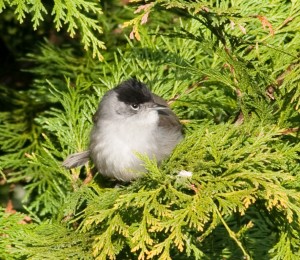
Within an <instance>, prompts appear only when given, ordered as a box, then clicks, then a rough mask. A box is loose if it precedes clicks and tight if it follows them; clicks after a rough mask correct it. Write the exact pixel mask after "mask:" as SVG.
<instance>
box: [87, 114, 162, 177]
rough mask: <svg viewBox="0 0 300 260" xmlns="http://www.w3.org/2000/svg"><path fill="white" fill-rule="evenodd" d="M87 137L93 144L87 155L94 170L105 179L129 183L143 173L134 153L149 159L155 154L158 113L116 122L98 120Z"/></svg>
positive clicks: (140, 162)
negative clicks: (89, 154) (91, 160)
mask: <svg viewBox="0 0 300 260" xmlns="http://www.w3.org/2000/svg"><path fill="white" fill-rule="evenodd" d="M98 124H100V125H99V126H98V127H97V130H96V131H94V132H93V134H92V136H91V139H93V140H91V141H92V142H95V143H96V145H95V146H94V147H93V148H92V151H91V154H92V159H93V161H94V163H95V164H96V166H97V168H98V170H99V171H100V172H101V173H102V174H103V175H106V176H108V177H112V178H116V179H119V180H123V181H130V180H132V179H135V178H137V177H138V175H139V174H140V172H141V171H143V170H144V167H143V165H142V161H141V160H140V159H138V158H137V156H136V153H140V154H146V155H148V156H149V157H153V156H155V155H156V153H157V151H158V150H159V148H158V143H157V140H156V138H155V131H156V130H157V124H158V114H157V112H156V111H153V112H148V113H141V114H139V115H138V116H137V117H136V118H135V119H134V120H132V118H131V117H128V118H122V119H120V120H119V121H115V120H114V121H112V120H102V121H100V122H98Z"/></svg>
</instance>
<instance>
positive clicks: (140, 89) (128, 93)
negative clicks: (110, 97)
mask: <svg viewBox="0 0 300 260" xmlns="http://www.w3.org/2000/svg"><path fill="white" fill-rule="evenodd" d="M114 91H115V92H117V94H118V96H117V97H118V100H119V101H121V102H124V103H126V104H142V103H145V102H149V101H152V100H153V99H152V94H151V92H150V90H149V89H148V88H147V86H146V85H145V84H144V83H142V82H140V81H138V80H136V79H129V80H126V81H124V82H122V83H121V84H120V85H118V86H117V87H115V89H114Z"/></svg>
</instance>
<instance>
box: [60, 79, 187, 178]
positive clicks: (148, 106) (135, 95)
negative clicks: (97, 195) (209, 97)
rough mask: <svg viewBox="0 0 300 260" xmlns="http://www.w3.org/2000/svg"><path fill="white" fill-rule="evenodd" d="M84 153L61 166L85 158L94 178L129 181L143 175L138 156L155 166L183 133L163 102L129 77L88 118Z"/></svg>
mask: <svg viewBox="0 0 300 260" xmlns="http://www.w3.org/2000/svg"><path fill="white" fill-rule="evenodd" d="M93 123H94V124H93V127H92V130H91V134H90V144H89V148H88V150H87V151H83V152H79V153H75V154H71V155H69V156H68V157H67V158H66V160H65V161H64V162H63V166H65V167H66V168H69V169H70V168H75V167H78V166H81V165H83V164H85V163H87V162H88V161H89V160H90V159H91V160H92V162H93V164H94V165H95V167H96V169H97V170H98V172H99V173H100V174H102V175H103V176H106V177H108V178H110V179H115V180H119V181H122V182H130V181H133V180H136V179H137V178H139V177H141V176H143V174H144V173H146V170H145V166H144V163H143V161H142V160H141V159H140V158H139V156H138V154H141V155H146V156H148V157H149V158H150V159H155V160H157V162H158V163H160V162H161V161H162V160H164V159H166V158H167V157H168V156H169V155H170V154H171V153H172V151H173V149H174V148H175V147H176V145H177V144H178V143H179V142H180V141H181V140H182V139H183V128H182V125H181V123H180V121H179V119H178V117H177V116H176V114H175V113H174V112H173V111H172V110H171V109H170V108H169V106H168V104H167V102H166V101H165V100H164V99H163V98H162V97H160V96H158V95H156V94H154V93H152V92H151V91H150V90H149V88H148V87H147V86H146V84H144V83H142V82H140V81H138V80H137V79H134V78H131V79H128V80H126V81H124V82H121V83H120V84H119V85H117V86H116V87H115V88H113V89H111V90H109V91H108V92H106V93H105V94H104V96H103V98H102V100H101V101H100V103H99V106H98V109H97V111H96V113H95V115H94V117H93Z"/></svg>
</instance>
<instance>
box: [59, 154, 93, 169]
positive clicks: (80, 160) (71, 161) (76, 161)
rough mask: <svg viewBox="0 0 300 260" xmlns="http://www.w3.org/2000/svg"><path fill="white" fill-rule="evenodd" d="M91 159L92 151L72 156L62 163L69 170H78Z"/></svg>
mask: <svg viewBox="0 0 300 260" xmlns="http://www.w3.org/2000/svg"><path fill="white" fill-rule="evenodd" d="M89 159H90V151H89V150H88V151H83V152H79V153H73V154H70V155H69V156H68V157H67V158H66V159H65V160H64V161H63V163H62V165H63V166H64V167H66V168H68V169H71V168H76V167H78V166H81V165H84V164H85V163H87V162H88V161H89Z"/></svg>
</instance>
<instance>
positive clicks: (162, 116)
mask: <svg viewBox="0 0 300 260" xmlns="http://www.w3.org/2000/svg"><path fill="white" fill-rule="evenodd" d="M152 97H153V100H154V102H155V103H157V104H159V105H162V106H166V107H167V108H166V109H161V110H158V114H159V123H158V126H159V127H164V128H169V129H173V131H180V132H182V125H181V124H180V122H179V120H178V117H177V116H176V114H175V113H174V112H173V111H172V110H171V109H170V108H169V106H168V103H167V102H166V101H165V100H164V99H163V98H162V97H160V96H158V95H156V94H153V93H152Z"/></svg>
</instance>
